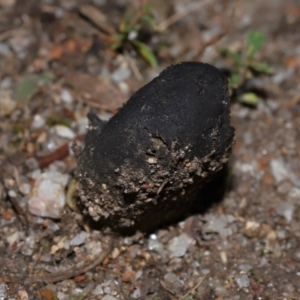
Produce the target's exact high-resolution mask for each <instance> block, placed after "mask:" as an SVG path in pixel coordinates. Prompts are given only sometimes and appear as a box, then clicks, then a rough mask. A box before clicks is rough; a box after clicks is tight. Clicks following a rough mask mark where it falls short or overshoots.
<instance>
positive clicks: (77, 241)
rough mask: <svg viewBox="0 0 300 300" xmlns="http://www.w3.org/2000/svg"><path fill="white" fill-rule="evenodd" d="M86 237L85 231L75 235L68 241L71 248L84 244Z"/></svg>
mask: <svg viewBox="0 0 300 300" xmlns="http://www.w3.org/2000/svg"><path fill="white" fill-rule="evenodd" d="M86 237H87V233H86V232H85V231H81V232H80V233H78V234H76V235H75V236H74V237H73V238H72V239H71V241H70V245H71V246H79V245H81V244H83V243H84V241H85V239H86Z"/></svg>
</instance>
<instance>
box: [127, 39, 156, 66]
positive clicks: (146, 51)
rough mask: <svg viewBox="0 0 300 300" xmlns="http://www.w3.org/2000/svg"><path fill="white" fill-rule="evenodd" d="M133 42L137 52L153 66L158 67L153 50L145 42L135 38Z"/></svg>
mask: <svg viewBox="0 0 300 300" xmlns="http://www.w3.org/2000/svg"><path fill="white" fill-rule="evenodd" d="M131 42H132V44H133V45H134V46H135V47H136V49H137V52H138V53H139V54H140V55H141V56H142V57H143V58H144V59H145V60H146V61H147V62H148V63H149V65H150V66H151V67H152V68H156V67H157V60H156V57H155V55H154V53H153V52H152V50H151V49H150V48H149V47H148V46H147V45H146V44H144V43H142V42H140V41H138V40H133V41H131Z"/></svg>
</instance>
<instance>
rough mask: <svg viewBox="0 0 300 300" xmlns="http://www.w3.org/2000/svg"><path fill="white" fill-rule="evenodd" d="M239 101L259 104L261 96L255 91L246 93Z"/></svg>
mask: <svg viewBox="0 0 300 300" xmlns="http://www.w3.org/2000/svg"><path fill="white" fill-rule="evenodd" d="M238 101H239V102H241V103H244V104H247V105H257V103H258V101H259V97H258V96H257V95H256V94H255V93H251V92H249V93H244V94H242V95H240V96H239V97H238Z"/></svg>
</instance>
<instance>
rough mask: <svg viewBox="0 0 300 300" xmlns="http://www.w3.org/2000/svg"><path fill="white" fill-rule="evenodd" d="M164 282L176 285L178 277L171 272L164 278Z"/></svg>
mask: <svg viewBox="0 0 300 300" xmlns="http://www.w3.org/2000/svg"><path fill="white" fill-rule="evenodd" d="M164 280H165V281H167V282H169V283H174V282H176V280H177V276H176V274H174V273H172V272H169V273H167V274H166V275H165V276H164Z"/></svg>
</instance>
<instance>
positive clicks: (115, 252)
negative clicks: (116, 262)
mask: <svg viewBox="0 0 300 300" xmlns="http://www.w3.org/2000/svg"><path fill="white" fill-rule="evenodd" d="M119 255H120V250H119V249H118V248H114V250H113V252H112V254H111V257H112V258H113V259H116V258H117V257H118V256H119Z"/></svg>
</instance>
